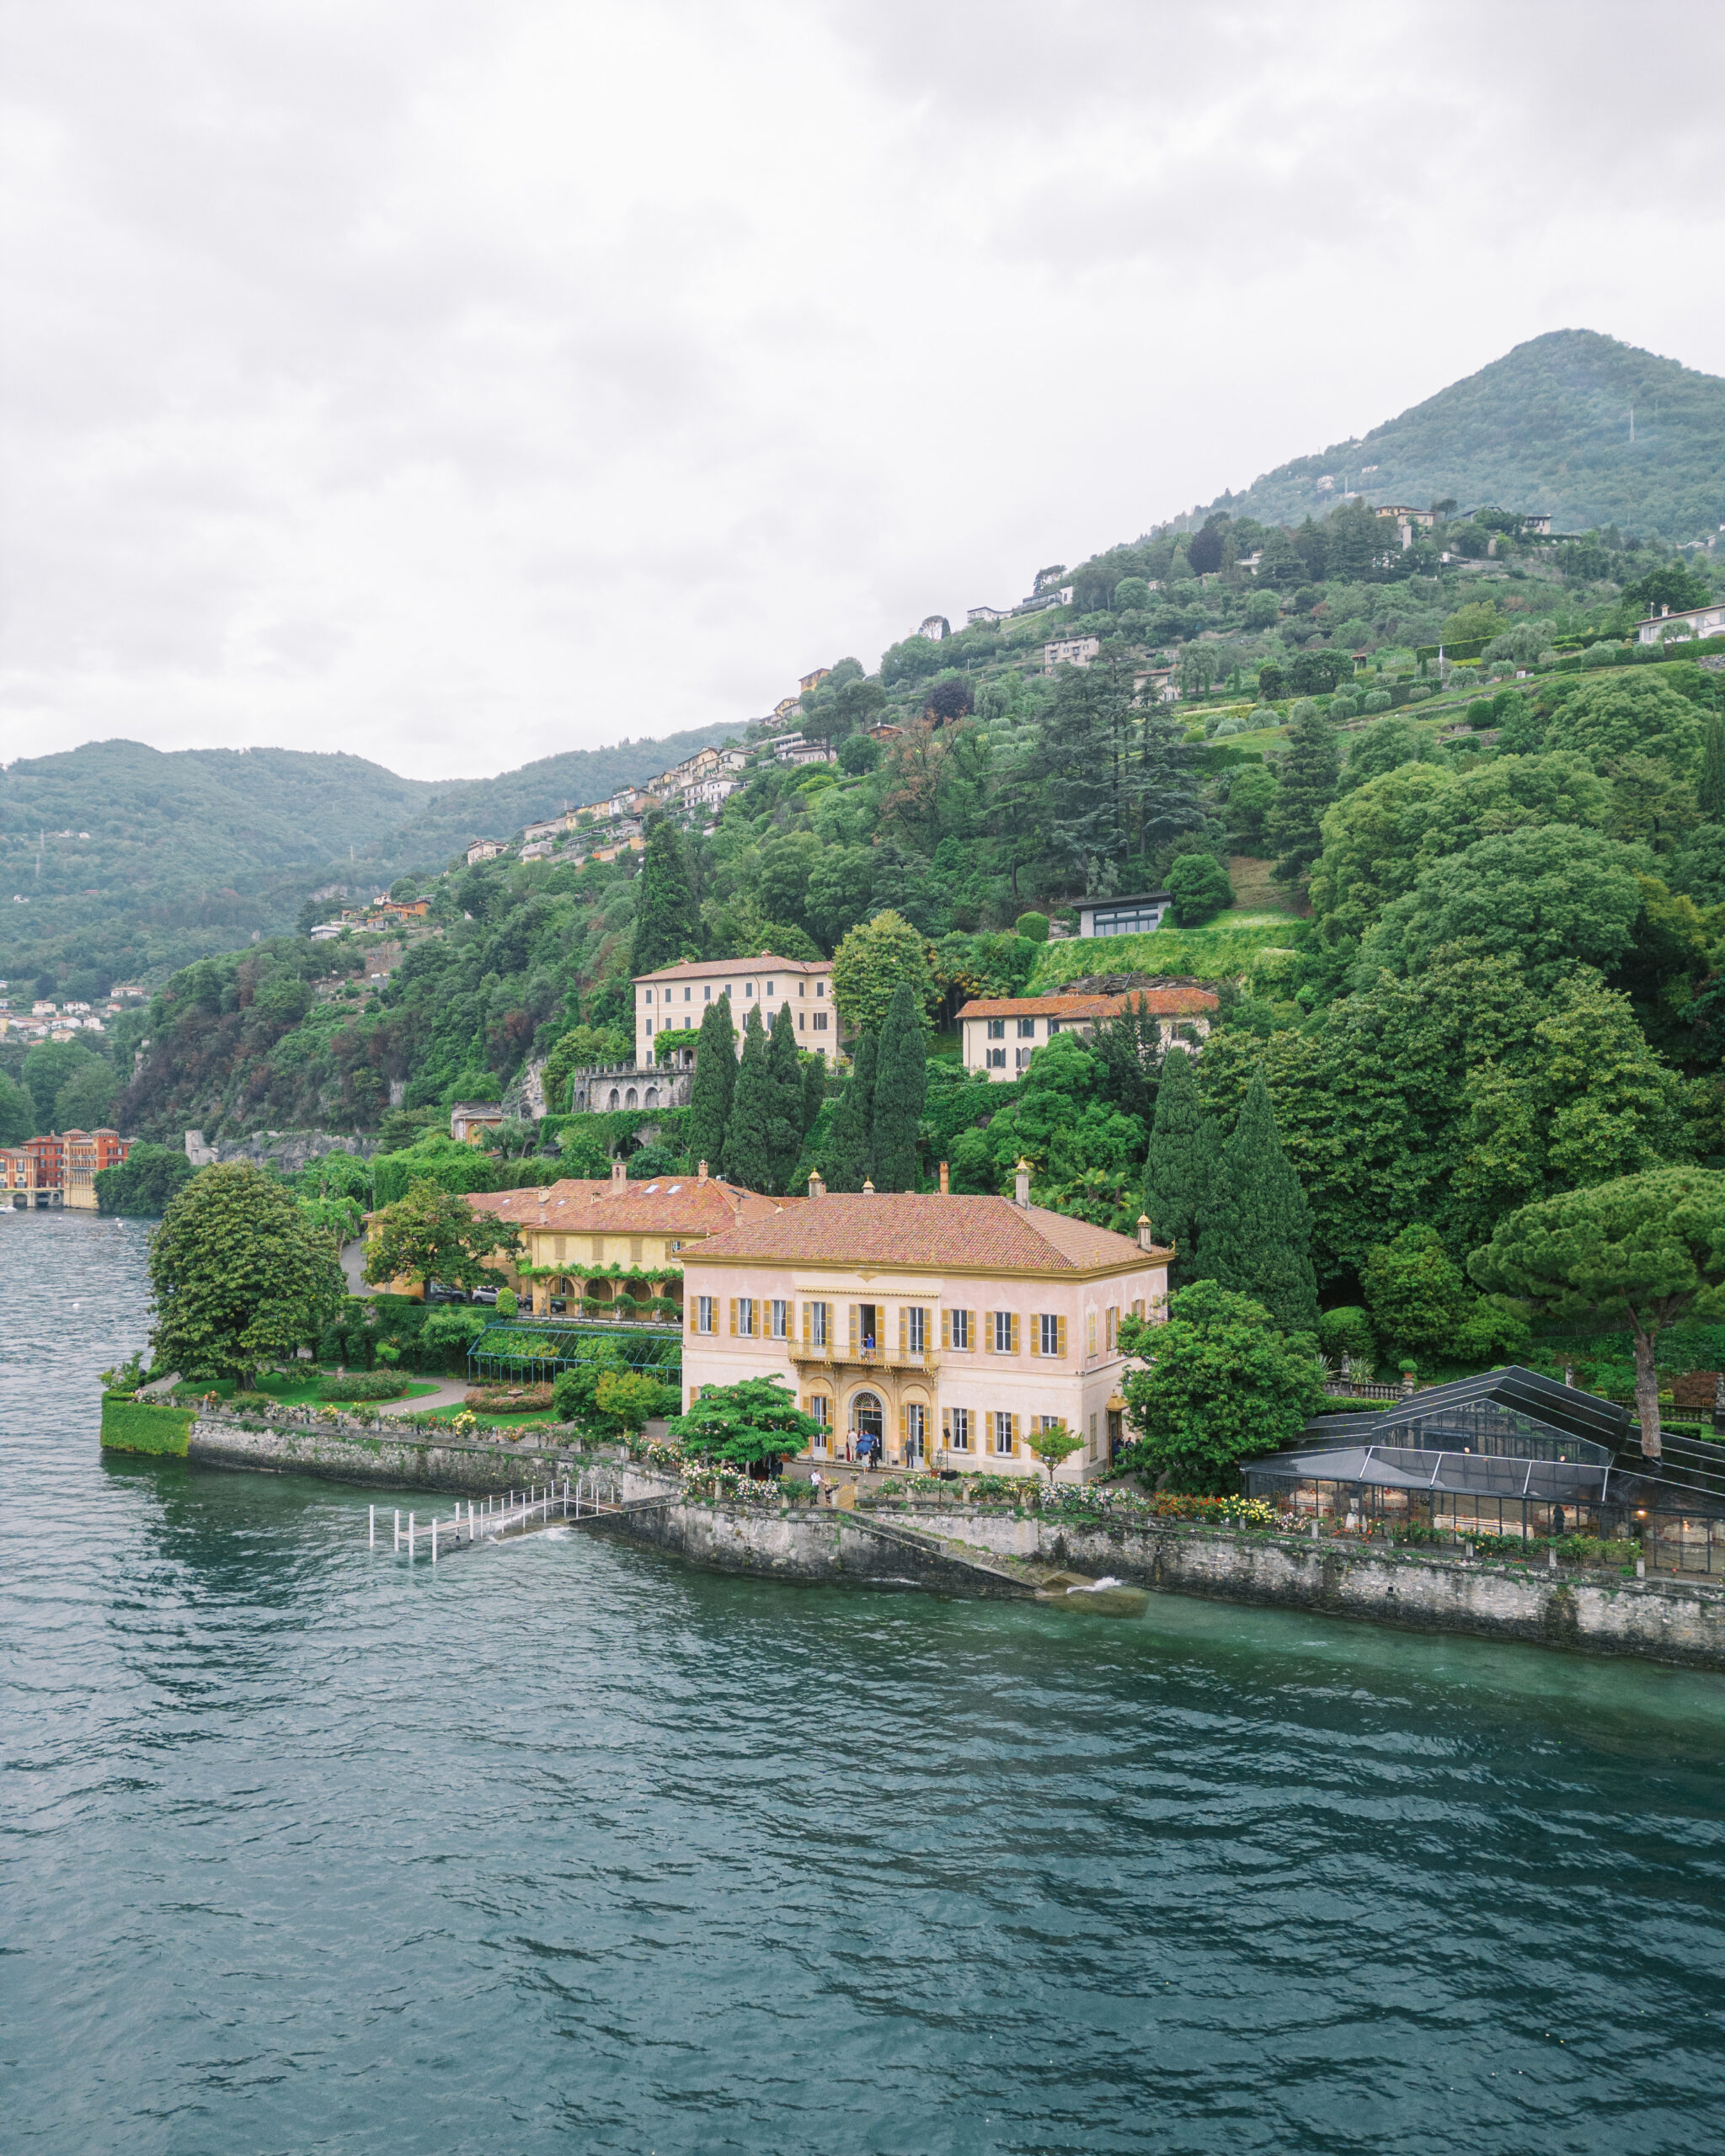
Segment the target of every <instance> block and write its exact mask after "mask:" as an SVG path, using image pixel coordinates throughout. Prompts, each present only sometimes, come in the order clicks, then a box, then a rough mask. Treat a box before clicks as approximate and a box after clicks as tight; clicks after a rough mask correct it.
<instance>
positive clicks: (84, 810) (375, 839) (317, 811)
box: [0, 726, 736, 993]
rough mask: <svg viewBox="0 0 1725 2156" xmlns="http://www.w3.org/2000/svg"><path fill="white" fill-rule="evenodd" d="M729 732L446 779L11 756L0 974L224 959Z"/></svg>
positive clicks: (118, 973) (125, 972)
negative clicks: (308, 909)
mask: <svg viewBox="0 0 1725 2156" xmlns="http://www.w3.org/2000/svg"><path fill="white" fill-rule="evenodd" d="M735 730H736V729H735V728H733V727H727V726H709V727H705V728H700V729H698V730H697V731H695V732H692V733H686V734H676V735H673V736H672V737H671V738H670V739H668V740H660V741H647V740H641V741H633V742H632V741H623V742H620V743H618V744H617V745H616V746H614V747H611V748H606V749H589V750H571V751H569V752H568V753H567V754H565V755H560V756H547V757H544V758H542V759H541V760H539V761H538V762H537V763H532V764H528V765H526V766H524V767H522V768H521V770H519V771H507V772H505V773H504V774H503V775H502V776H500V777H497V778H488V779H476V780H472V781H467V782H457V783H455V784H446V783H439V782H433V781H430V780H426V779H414V778H402V777H398V776H397V775H396V773H394V772H393V771H386V770H385V769H384V768H383V767H382V766H381V765H378V764H373V763H368V762H367V761H366V760H365V759H364V758H363V757H360V756H349V755H312V754H309V753H307V752H304V751H301V750H291V749H188V750H176V751H174V752H173V753H171V754H163V752H162V751H161V750H156V749H150V748H146V747H145V746H144V745H143V744H142V743H141V742H136V741H91V742H87V743H85V744H84V745H83V747H81V748H78V749H73V750H68V751H67V753H65V754H64V755H54V756H35V757H20V758H19V760H17V761H16V762H15V763H13V764H11V765H9V766H7V767H6V768H5V769H4V770H3V771H0V905H3V907H4V909H5V910H4V912H3V913H0V978H7V979H14V980H28V979H33V978H36V977H38V976H40V975H41V974H44V973H45V972H55V971H57V972H58V973H59V974H60V975H61V979H62V982H63V980H64V978H65V975H66V973H67V969H68V968H70V969H71V970H72V972H74V973H77V974H80V975H83V974H105V975H107V976H108V977H109V978H118V979H126V978H128V977H131V976H134V975H137V974H149V973H157V974H159V973H160V971H161V970H162V969H163V967H164V966H172V965H179V964H184V963H187V962H189V961H190V960H191V959H194V958H198V957H200V956H202V955H204V954H206V953H210V952H213V951H219V950H228V949H232V948H234V947H236V946H237V945H238V944H242V943H244V942H248V941H249V940H250V938H251V937H252V935H253V933H254V931H257V932H259V933H260V934H264V935H268V934H270V933H272V932H274V931H277V930H280V929H282V928H286V927H288V926H291V924H292V921H293V919H294V916H295V915H296V913H297V912H298V911H299V909H300V907H301V905H302V903H303V902H304V900H305V899H306V897H307V894H308V893H309V892H311V891H312V890H313V889H318V888H320V887H321V886H323V884H325V883H332V882H342V881H344V880H345V881H350V882H351V883H352V884H353V886H354V888H355V889H356V890H357V889H359V887H360V885H361V884H364V883H371V884H373V885H375V884H376V883H378V882H379V881H382V882H387V881H388V880H389V878H392V877H393V876H395V875H397V874H398V873H401V872H402V871H403V869H432V868H440V867H442V866H443V864H444V862H446V861H447V860H448V858H449V857H450V856H451V854H452V853H453V852H454V851H457V848H459V847H462V846H466V845H467V842H468V841H469V840H471V839H473V838H474V837H490V838H506V837H508V836H509V835H510V834H511V833H512V832H514V831H517V830H520V829H521V825H523V824H524V823H525V822H526V821H527V820H528V819H530V818H533V817H537V816H543V815H547V814H551V813H552V812H553V811H554V810H555V809H558V807H559V806H560V805H561V804H562V803H563V801H564V800H566V799H567V800H570V801H575V802H583V801H590V800H594V799H596V798H599V797H601V796H602V795H604V794H606V793H609V792H611V791H613V790H614V789H615V788H616V787H619V786H626V785H632V784H634V783H637V782H639V781H640V780H642V779H644V778H649V777H651V776H654V774H655V773H657V772H659V771H663V770H664V769H665V767H666V766H667V765H668V764H672V763H676V762H678V761H680V760H681V758H683V757H684V756H686V755H689V754H690V753H691V752H692V750H695V749H696V748H698V747H702V746H704V745H705V744H707V743H708V742H709V741H714V740H719V739H724V738H726V737H727V736H728V735H729V734H732V733H734V731H735ZM84 987H85V992H86V993H94V992H97V991H96V990H93V988H91V987H90V985H89V984H88V983H85V984H84Z"/></svg>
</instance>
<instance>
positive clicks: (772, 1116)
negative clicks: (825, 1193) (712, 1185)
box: [745, 1003, 803, 1193]
mask: <svg viewBox="0 0 1725 2156" xmlns="http://www.w3.org/2000/svg"><path fill="white" fill-rule="evenodd" d="M746 1052H747V1051H746V1050H745V1054H746ZM766 1076H767V1089H768V1091H767V1099H768V1108H769V1113H768V1118H767V1130H766V1136H767V1146H766V1150H767V1160H768V1164H769V1175H770V1179H769V1180H768V1181H767V1182H765V1183H763V1184H761V1186H760V1187H761V1188H762V1189H763V1190H771V1191H775V1192H779V1193H782V1192H784V1191H787V1190H788V1189H789V1188H790V1187H791V1177H793V1175H795V1173H796V1172H797V1157H798V1155H799V1154H800V1153H801V1151H802V1150H803V1072H802V1067H801V1065H800V1064H799V1062H798V1057H797V1034H796V1028H795V1027H794V1026H793V1022H792V1019H791V1006H790V1005H789V1004H788V1003H781V1004H780V1006H778V1014H777V1017H775V1018H774V1020H773V1022H772V1034H771V1037H770V1038H769V1039H768V1041H767V1043H766Z"/></svg>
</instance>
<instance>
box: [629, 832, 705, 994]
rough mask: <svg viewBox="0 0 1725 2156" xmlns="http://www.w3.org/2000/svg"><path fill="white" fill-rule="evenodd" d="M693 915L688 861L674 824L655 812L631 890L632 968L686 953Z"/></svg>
mask: <svg viewBox="0 0 1725 2156" xmlns="http://www.w3.org/2000/svg"><path fill="white" fill-rule="evenodd" d="M694 918H695V894H694V893H693V892H692V890H691V889H690V888H689V868H688V863H687V862H686V861H685V860H684V859H683V847H682V841H681V839H679V838H678V836H677V835H676V828H675V826H674V825H671V824H670V822H669V821H668V820H667V819H665V817H663V816H661V817H660V818H659V819H657V821H656V822H655V823H654V825H653V827H652V829H651V830H649V832H648V834H647V851H646V852H645V853H644V855H643V856H642V857H641V880H640V883H638V885H637V886H636V890H635V941H634V944H633V948H632V949H631V951H630V953H629V971H630V972H631V973H632V974H651V973H657V972H658V970H659V969H660V967H661V966H674V965H675V964H676V962H677V961H678V959H679V958H686V957H689V956H692V944H691V942H690V941H689V924H690V923H691V921H693V920H694Z"/></svg>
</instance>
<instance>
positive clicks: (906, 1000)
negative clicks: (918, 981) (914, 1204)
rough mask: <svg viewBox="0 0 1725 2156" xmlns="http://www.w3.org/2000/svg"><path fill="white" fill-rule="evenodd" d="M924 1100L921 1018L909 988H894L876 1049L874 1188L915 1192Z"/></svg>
mask: <svg viewBox="0 0 1725 2156" xmlns="http://www.w3.org/2000/svg"><path fill="white" fill-rule="evenodd" d="M927 1098H928V1051H927V1047H926V1046H925V1045H924V1043H923V1038H922V1021H921V1013H920V1012H919V1011H918V1009H917V1006H916V997H915V996H914V995H912V994H911V990H909V989H908V988H904V987H900V988H896V989H895V990H894V991H893V1000H892V1001H891V1002H890V1003H889V1004H888V1006H887V1009H886V1022H885V1023H884V1025H883V1026H882V1027H881V1029H880V1046H879V1049H878V1050H877V1053H876V1062H875V1070H874V1097H873V1102H872V1104H871V1105H872V1113H871V1116H870V1121H869V1150H870V1152H871V1153H872V1154H873V1158H874V1187H875V1188H876V1189H877V1190H915V1189H916V1133H917V1128H918V1126H919V1125H920V1124H921V1121H922V1109H923V1104H924V1102H926V1101H927Z"/></svg>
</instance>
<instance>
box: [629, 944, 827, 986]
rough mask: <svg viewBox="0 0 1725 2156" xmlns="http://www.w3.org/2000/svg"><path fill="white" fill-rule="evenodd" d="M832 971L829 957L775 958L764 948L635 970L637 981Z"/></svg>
mask: <svg viewBox="0 0 1725 2156" xmlns="http://www.w3.org/2000/svg"><path fill="white" fill-rule="evenodd" d="M831 971H832V960H831V959H830V958H775V957H774V956H773V955H772V953H771V952H770V951H764V952H762V953H761V956H760V957H759V958H704V959H703V958H686V959H685V960H684V961H683V963H681V965H676V966H661V967H660V969H659V970H658V972H657V973H653V974H636V975H635V979H636V980H637V981H644V980H697V979H700V978H701V977H702V975H703V974H715V975H716V974H737V975H738V976H739V977H741V975H743V974H766V973H775V972H777V973H786V974H809V976H810V977H811V979H812V977H813V976H814V974H830V972H831Z"/></svg>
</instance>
